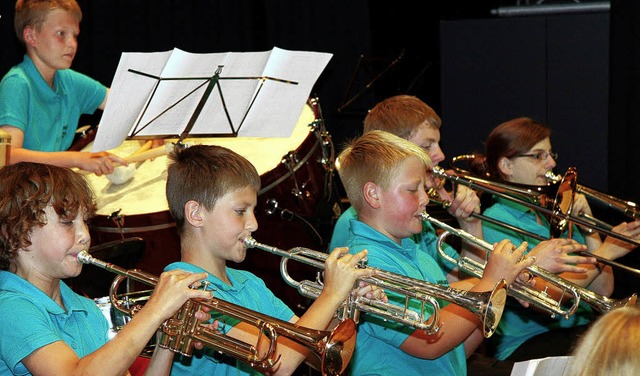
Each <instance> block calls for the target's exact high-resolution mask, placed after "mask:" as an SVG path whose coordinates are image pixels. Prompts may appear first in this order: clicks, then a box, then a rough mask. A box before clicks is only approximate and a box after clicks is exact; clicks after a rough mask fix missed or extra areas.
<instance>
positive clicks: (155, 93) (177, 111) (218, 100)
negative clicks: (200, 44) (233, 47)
mask: <svg viewBox="0 0 640 376" xmlns="http://www.w3.org/2000/svg"><path fill="white" fill-rule="evenodd" d="M331 56H332V55H331V54H329V53H321V52H307V51H289V50H283V49H280V48H277V47H276V48H274V49H273V50H271V51H264V52H226V53H210V54H194V53H189V52H186V51H182V50H180V49H173V50H172V51H165V52H156V53H123V54H122V56H121V58H120V63H119V64H118V69H117V71H116V74H115V75H114V79H113V83H112V86H111V91H110V94H109V99H108V101H107V106H106V108H105V111H104V114H103V115H102V119H101V121H100V126H99V127H98V132H97V134H96V139H95V141H94V144H93V147H92V151H103V150H109V149H113V148H115V147H117V146H119V145H120V144H122V142H123V141H124V140H125V139H126V138H128V137H132V136H133V135H134V133H135V135H136V136H145V137H150V138H153V137H154V136H157V137H165V136H173V137H175V136H177V135H179V134H180V133H181V132H182V131H183V130H184V129H185V127H186V126H187V124H188V122H189V120H190V119H191V117H192V115H193V113H194V111H195V109H196V107H197V105H198V103H199V101H200V99H201V98H202V96H203V93H204V91H205V89H206V87H207V85H208V84H209V82H210V80H209V79H210V78H211V77H213V76H214V75H215V73H216V70H217V69H218V68H219V66H223V67H222V68H221V69H222V70H221V73H220V75H219V77H220V79H219V80H218V81H217V82H216V83H215V84H216V85H217V86H218V87H214V89H213V91H212V92H211V94H210V96H209V98H208V100H207V101H206V103H205V105H204V107H203V109H202V111H201V113H200V114H199V116H198V118H197V120H196V122H195V124H194V126H193V128H192V129H191V131H190V132H189V134H190V136H197V135H203V136H204V135H211V134H221V133H231V132H232V131H238V127H240V129H239V131H238V136H239V137H245V136H246V137H289V136H290V135H291V132H292V131H293V128H294V127H295V125H296V122H297V120H298V118H299V117H300V114H301V112H302V108H303V107H304V105H305V103H306V101H307V99H308V97H309V94H310V92H311V89H312V88H313V85H314V84H315V82H316V81H317V79H318V77H319V76H320V74H321V73H322V71H323V70H324V68H325V67H326V65H327V64H328V63H329V60H330V59H331ZM130 69H133V70H136V71H139V72H143V73H144V74H146V75H152V76H156V77H162V78H163V79H165V80H157V79H155V78H153V77H148V76H146V75H141V74H136V73H134V72H131V71H130ZM246 77H252V79H244V78H246ZM256 77H271V78H273V79H255V78H256ZM169 78H189V79H188V80H183V79H181V80H166V79H169ZM281 80H285V81H291V82H295V83H297V84H292V83H287V82H282V81H281ZM220 92H222V95H223V97H224V102H225V104H226V107H227V109H228V112H229V116H230V119H231V124H230V122H229V120H228V119H227V115H226V114H225V111H224V109H223V102H222V99H223V98H222V97H221V96H220ZM252 101H254V102H253V104H251V103H252ZM245 116H246V119H245ZM243 119H244V121H243ZM231 126H233V127H234V128H235V129H232V128H231Z"/></svg>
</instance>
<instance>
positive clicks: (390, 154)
mask: <svg viewBox="0 0 640 376" xmlns="http://www.w3.org/2000/svg"><path fill="white" fill-rule="evenodd" d="M408 158H417V159H419V160H420V161H421V162H422V163H423V164H424V167H425V169H427V170H431V168H432V167H433V164H432V162H431V158H429V155H428V154H427V153H426V152H425V151H424V150H423V149H422V148H421V147H419V146H418V145H416V144H414V143H413V142H410V141H407V140H405V139H404V138H400V137H398V136H396V135H394V134H391V133H389V132H384V131H379V130H375V131H370V132H367V133H365V134H363V135H362V136H360V137H358V138H356V139H355V140H353V141H351V143H349V144H348V145H347V146H346V147H345V148H344V150H343V151H342V152H341V153H340V155H339V156H338V158H337V160H336V167H337V169H338V173H339V174H340V179H341V180H342V183H343V184H344V187H345V190H346V192H347V196H348V197H349V201H350V202H351V205H353V208H354V209H355V210H356V212H358V211H360V210H361V209H362V205H364V198H363V197H362V188H363V187H364V185H365V184H366V183H367V182H374V183H376V184H378V185H380V186H382V187H385V188H386V187H389V185H390V184H391V179H392V178H393V177H394V175H395V173H396V172H397V169H398V167H399V165H400V163H401V162H402V161H404V160H406V159H408Z"/></svg>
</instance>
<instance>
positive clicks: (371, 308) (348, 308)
mask: <svg viewBox="0 0 640 376" xmlns="http://www.w3.org/2000/svg"><path fill="white" fill-rule="evenodd" d="M244 244H245V245H246V246H247V247H248V248H258V249H261V250H263V251H267V252H269V253H272V254H275V255H277V256H281V257H282V260H281V262H280V273H281V275H282V277H283V278H284V280H285V281H286V282H287V284H289V285H290V286H292V287H295V288H296V289H297V290H298V292H299V293H300V294H301V295H303V296H305V297H307V298H311V299H317V298H318V296H319V295H320V293H321V292H322V283H321V282H320V281H316V282H312V281H308V280H306V281H296V280H295V279H293V278H292V277H291V276H290V275H289V273H288V271H287V263H288V261H289V260H295V261H298V262H302V263H303V264H307V265H311V266H313V267H315V268H317V269H319V270H324V262H325V260H326V259H327V257H328V255H327V254H326V253H323V252H319V251H314V250H311V249H308V248H304V247H296V248H292V249H290V250H288V251H286V250H282V249H279V248H276V247H272V246H269V245H266V244H262V243H258V242H257V241H256V240H254V239H253V238H251V237H247V238H245V239H244ZM361 267H363V268H370V269H373V270H375V273H374V274H373V275H372V276H369V277H364V278H362V279H361V281H363V282H366V283H369V284H371V285H374V286H378V287H380V288H382V289H384V290H389V291H393V292H395V293H397V294H399V295H401V296H402V295H404V297H405V299H404V300H405V305H404V307H400V306H397V305H395V304H392V303H384V302H380V301H375V300H371V299H367V298H364V297H357V298H355V299H354V298H353V297H349V298H348V299H347V302H346V303H345V304H344V307H343V313H342V315H346V316H348V317H352V318H353V317H355V318H356V319H357V317H358V315H359V313H360V312H367V313H373V314H376V315H378V316H381V317H382V318H384V319H386V320H390V321H395V322H398V323H401V324H404V325H407V326H411V327H413V328H415V329H421V330H424V331H426V332H427V333H428V334H435V333H437V332H438V331H439V329H440V319H439V311H440V305H439V303H438V301H437V300H436V299H435V298H439V299H442V300H445V301H448V302H451V303H454V304H456V305H459V306H461V307H463V308H465V309H467V310H469V311H470V312H472V313H474V314H475V315H476V316H477V317H478V318H479V319H480V321H481V322H482V326H483V333H484V336H485V337H487V338H488V337H490V336H491V335H492V334H493V333H494V332H495V330H496V328H497V326H498V323H499V322H500V318H501V317H502V312H503V310H504V305H505V303H506V294H507V285H506V282H505V281H504V280H502V281H500V282H498V283H497V284H496V286H495V287H494V289H493V290H492V291H486V292H470V291H465V290H458V289H455V288H452V287H449V286H441V285H437V284H432V283H429V282H426V281H423V280H419V279H415V278H410V277H407V276H403V275H399V274H395V273H391V272H387V271H384V270H381V269H377V268H371V267H368V266H364V265H362V266H361ZM411 302H417V303H418V305H419V306H420V307H421V310H420V312H419V313H417V315H416V312H414V311H412V310H410V309H409V305H410V304H411ZM429 306H430V307H431V308H432V314H431V318H430V320H427V319H426V316H427V315H428V313H426V310H425V308H426V307H429Z"/></svg>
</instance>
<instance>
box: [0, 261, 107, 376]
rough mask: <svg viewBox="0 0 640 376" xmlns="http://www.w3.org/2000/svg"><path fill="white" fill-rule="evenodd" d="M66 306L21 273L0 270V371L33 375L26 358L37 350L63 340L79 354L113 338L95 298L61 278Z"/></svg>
mask: <svg viewBox="0 0 640 376" xmlns="http://www.w3.org/2000/svg"><path fill="white" fill-rule="evenodd" d="M60 292H61V296H62V301H63V303H64V306H65V308H66V310H65V309H63V308H62V307H60V306H59V305H58V304H57V303H56V302H54V301H53V299H51V298H50V297H49V296H47V295H46V294H45V293H44V292H42V291H41V290H39V289H38V288H37V287H35V286H34V285H32V284H31V283H29V282H27V281H26V280H24V279H22V278H21V277H19V276H18V275H16V274H14V273H11V272H7V271H0V326H1V327H2V328H3V329H2V335H0V375H30V374H31V373H29V371H28V370H27V369H26V367H25V366H24V365H23V364H22V359H24V358H25V357H26V356H28V355H29V354H31V353H32V352H34V351H35V350H37V349H39V348H41V347H43V346H46V345H49V344H51V343H53V342H56V341H63V342H65V343H66V344H67V345H69V347H71V348H72V349H73V350H74V351H75V352H76V354H77V355H78V357H80V358H81V357H84V356H86V355H87V354H90V353H92V352H94V351H96V350H97V349H99V348H100V347H101V346H103V345H104V344H105V343H107V341H108V340H109V338H108V335H107V333H108V332H109V322H108V321H107V319H106V318H105V317H104V315H103V314H102V312H101V311H100V309H99V308H98V306H97V305H96V304H95V303H94V302H93V300H91V299H87V298H85V297H82V296H80V295H78V294H76V293H75V292H73V291H72V290H71V289H70V288H69V287H68V286H67V285H66V284H64V283H63V282H60Z"/></svg>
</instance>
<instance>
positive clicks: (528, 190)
mask: <svg viewBox="0 0 640 376" xmlns="http://www.w3.org/2000/svg"><path fill="white" fill-rule="evenodd" d="M472 157H473V156H472V155H464V156H459V157H456V158H457V159H469V158H472ZM456 158H454V162H455V161H456V160H457V159H456ZM456 171H457V172H456V174H457V175H452V174H449V173H447V172H445V171H444V169H442V168H441V167H438V166H436V167H434V168H433V174H434V176H436V177H438V178H440V179H442V180H449V181H452V182H454V183H458V184H462V185H464V186H467V187H469V188H474V189H478V190H480V191H483V192H486V193H489V194H492V195H495V196H498V197H501V198H504V199H507V200H510V201H513V202H515V203H518V204H520V205H522V206H525V207H527V208H530V209H532V210H535V211H538V212H540V213H542V214H545V215H547V216H548V217H549V218H550V223H551V229H552V230H556V231H561V230H563V229H564V228H565V227H567V225H569V224H570V223H572V222H573V223H575V224H578V225H581V226H583V227H585V228H587V229H589V231H597V232H599V233H603V234H605V235H608V236H611V237H613V238H616V239H619V240H622V241H624V242H627V243H630V244H633V245H635V246H640V242H638V241H637V240H635V239H632V238H629V237H627V236H624V235H621V234H618V233H616V232H613V231H610V230H609V229H607V228H603V227H598V226H594V224H593V221H591V220H586V219H582V218H578V217H576V216H574V215H571V213H570V211H571V210H570V207H571V206H572V205H573V198H572V193H573V191H572V189H573V187H575V176H576V173H575V170H574V169H569V171H568V173H567V175H566V177H565V178H564V179H563V182H562V184H560V188H559V189H558V192H557V193H556V199H555V200H553V201H551V200H550V199H549V197H548V193H549V191H550V190H551V188H552V187H550V186H533V185H523V184H506V183H500V182H494V181H491V180H488V179H484V178H481V177H477V176H472V175H471V174H469V173H468V172H465V171H464V170H462V169H460V168H456ZM565 189H566V191H564V190H565ZM567 196H571V198H570V200H569V203H567V200H564V201H562V200H563V199H566V198H567ZM527 198H528V200H527ZM435 201H438V199H436V200H435ZM442 204H443V205H446V203H442ZM548 206H551V207H552V208H553V209H549V208H548ZM567 206H568V207H569V208H567ZM472 216H473V217H475V218H479V219H481V220H483V221H486V222H490V223H493V224H495V225H498V226H501V227H503V228H507V229H510V230H511V231H515V232H518V233H520V234H524V235H526V236H529V237H531V238H533V239H537V240H548V239H547V238H543V237H541V236H540V235H537V234H534V233H531V232H529V231H526V230H523V229H520V228H517V227H515V226H513V225H511V224H508V223H504V222H501V221H498V220H496V219H493V218H490V217H487V216H485V215H481V214H477V213H473V214H472ZM568 230H569V231H570V230H571V226H568ZM581 254H583V255H585V256H590V257H594V258H596V259H597V260H598V261H599V262H601V263H603V264H607V265H610V266H613V267H617V268H620V269H623V270H625V271H627V272H630V273H633V274H636V275H638V274H640V270H638V269H634V268H631V267H629V266H626V265H623V264H620V263H618V262H616V261H613V260H609V259H606V258H603V257H600V256H598V255H594V254H592V253H590V252H581Z"/></svg>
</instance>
